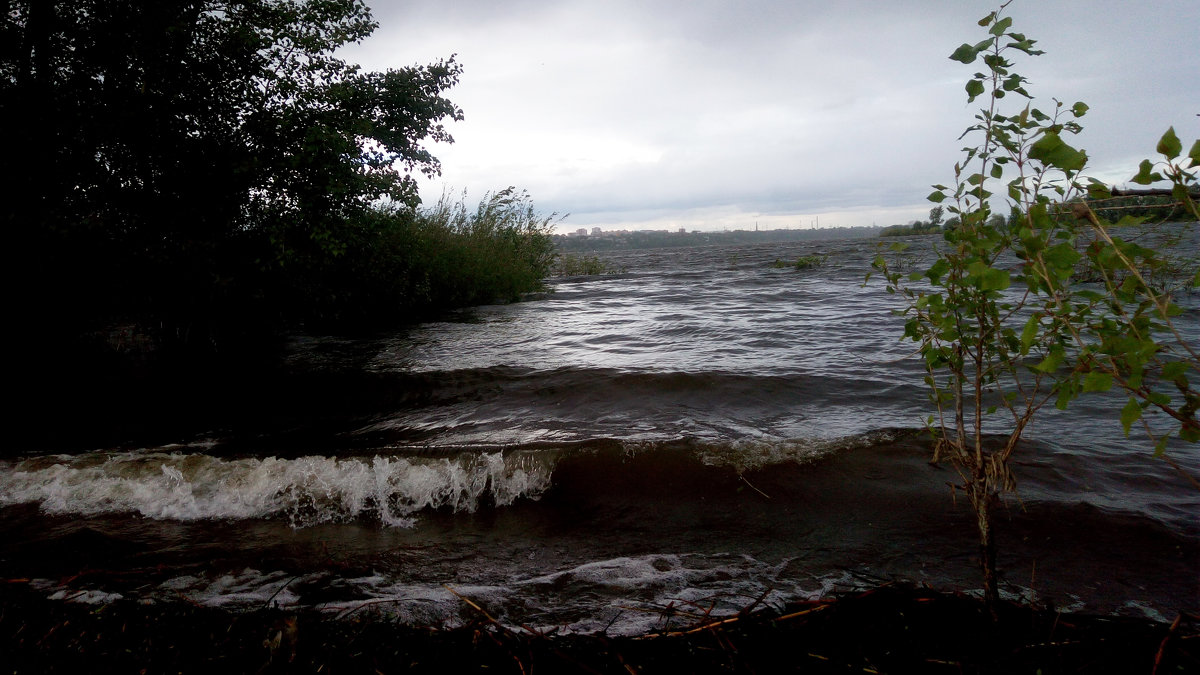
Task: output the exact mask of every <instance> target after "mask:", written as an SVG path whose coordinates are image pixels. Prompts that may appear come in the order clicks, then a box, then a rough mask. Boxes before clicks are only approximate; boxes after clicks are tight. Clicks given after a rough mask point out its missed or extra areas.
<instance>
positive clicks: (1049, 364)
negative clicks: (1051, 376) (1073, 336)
mask: <svg viewBox="0 0 1200 675" xmlns="http://www.w3.org/2000/svg"><path fill="white" fill-rule="evenodd" d="M1064 358H1066V354H1065V353H1064V352H1063V350H1062V348H1061V347H1057V348H1054V349H1051V350H1050V353H1049V354H1047V355H1046V358H1044V359H1042V361H1041V363H1038V364H1037V365H1035V366H1032V368H1033V369H1034V370H1036V371H1038V372H1040V373H1053V372H1054V371H1056V370H1058V367H1059V366H1060V365H1061V364H1062V362H1063V359H1064Z"/></svg>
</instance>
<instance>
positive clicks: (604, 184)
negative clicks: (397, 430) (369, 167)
mask: <svg viewBox="0 0 1200 675" xmlns="http://www.w3.org/2000/svg"><path fill="white" fill-rule="evenodd" d="M368 4H370V5H371V7H372V10H373V12H374V15H375V17H376V19H377V20H378V21H379V22H380V27H379V29H378V30H376V32H375V34H374V35H373V36H371V37H370V38H369V39H368V40H367V41H365V42H364V43H363V44H361V45H354V46H351V47H349V48H347V49H345V50H344V51H343V56H344V57H345V58H347V59H348V60H351V61H354V62H357V63H360V64H362V65H363V66H364V67H366V68H370V69H376V70H381V69H385V68H395V67H403V66H407V65H412V64H427V63H433V62H436V61H438V60H440V59H444V58H448V57H450V56H451V55H452V54H456V55H457V57H456V58H457V60H458V61H459V62H460V63H461V64H462V65H463V68H464V71H463V76H462V78H461V82H460V84H459V85H458V86H456V87H454V88H452V89H450V90H449V91H448V92H446V95H447V97H448V98H449V99H450V100H452V101H454V102H455V103H456V104H457V105H458V106H460V107H461V108H462V109H463V111H464V114H465V120H464V121H462V122H456V123H453V124H451V125H449V130H450V132H451V134H452V135H453V136H454V138H455V143H454V144H453V145H446V144H434V145H432V146H430V149H431V150H432V151H433V153H434V155H435V156H437V157H438V158H439V159H440V160H441V162H442V176H441V177H440V178H437V179H434V180H424V179H422V181H421V190H422V196H423V198H424V199H425V200H426V202H429V201H436V199H437V198H438V197H439V196H440V195H441V194H442V193H443V192H450V193H459V192H463V191H465V192H466V193H467V196H468V199H470V200H472V201H475V200H478V199H480V198H482V197H483V195H484V193H485V192H487V191H495V190H499V189H502V188H505V187H507V186H509V185H512V186H515V187H517V188H519V189H524V190H527V191H528V192H529V194H530V196H531V197H532V199H533V202H534V204H535V205H536V206H537V208H538V209H539V210H541V211H543V212H544V213H546V214H549V213H550V212H557V213H559V214H569V216H568V217H567V218H566V220H564V221H563V223H562V225H561V228H560V229H562V230H575V229H578V228H588V229H589V230H590V229H591V228H593V227H600V228H602V229H605V230H611V229H677V228H679V227H685V228H687V229H689V230H692V229H700V230H721V229H739V228H740V229H750V228H753V227H754V226H755V225H756V224H757V225H758V226H759V227H766V228H782V227H792V228H797V227H805V228H806V227H811V226H813V225H816V224H818V223H819V225H820V226H822V227H826V226H839V225H841V226H862V225H872V224H876V225H880V226H884V225H892V224H896V223H904V222H909V221H911V220H914V219H918V218H923V217H925V216H926V215H927V214H928V212H929V209H930V207H931V206H932V205H931V204H930V203H929V202H927V201H925V195H927V194H928V193H929V192H930V187H929V186H930V185H931V184H933V183H939V182H941V183H949V182H951V180H952V173H951V172H952V167H953V165H954V163H955V162H956V161H958V159H959V150H960V148H961V147H962V146H963V145H964V142H963V141H960V140H959V139H958V136H959V134H960V133H962V130H963V129H965V128H966V127H967V126H968V125H969V124H970V123H971V121H972V116H973V114H974V111H975V110H976V109H977V108H978V106H977V105H974V104H971V105H969V104H967V102H966V96H965V94H964V91H963V86H964V84H965V82H966V81H967V79H968V78H969V77H970V76H971V74H972V73H973V72H975V70H977V69H978V67H971V66H964V65H962V64H960V63H957V62H954V61H951V60H949V58H948V56H949V54H950V53H951V52H952V51H954V49H955V47H957V46H958V45H959V44H961V43H963V42H976V41H978V40H981V39H984V37H985V34H984V31H983V29H981V28H980V27H979V26H977V25H976V22H977V21H978V20H979V18H981V17H982V16H984V15H986V14H987V13H988V12H990V11H992V10H993V9H995V8H996V5H995V4H993V3H990V2H982V1H975V0H971V1H967V2H946V1H944V0H921V1H919V2H909V3H903V4H902V5H901V3H875V2H867V1H865V0H857V1H853V2H844V3H829V2H820V3H819V2H812V1H811V0H792V1H787V0H756V1H752V2H746V3H738V4H737V5H733V4H732V3H723V2H715V1H693V2H680V1H671V2H655V3H645V2H632V1H621V0H613V1H609V2H598V1H595V0H577V1H573V2H547V1H544V0H523V1H519V2H516V3H505V4H504V5H503V6H499V5H497V4H495V3H490V2H483V1H482V0H455V1H453V2H444V1H433V0H415V1H413V2H405V3H397V4H392V3H385V2H382V1H381V0H374V1H371V2H369V3H368ZM1128 7H1129V5H1128V3H1121V2H1117V1H1116V0H1103V1H1099V2H1097V1H1093V2H1084V1H1083V0H1043V1H1042V2H1037V3H1035V2H1031V1H1029V0H1016V1H1015V2H1013V3H1012V4H1011V5H1010V6H1009V7H1008V9H1007V10H1006V15H1008V16H1011V17H1012V18H1013V20H1014V25H1013V29H1014V30H1017V31H1019V32H1023V33H1026V34H1027V35H1028V36H1029V37H1031V38H1033V39H1036V40H1038V45H1037V46H1038V47H1039V48H1041V49H1043V50H1045V51H1046V54H1045V55H1043V56H1040V57H1036V58H1032V57H1022V58H1021V59H1020V60H1019V61H1018V63H1017V64H1016V67H1015V68H1014V70H1015V72H1018V73H1021V74H1022V75H1025V76H1026V77H1028V78H1029V79H1030V80H1031V82H1030V84H1029V85H1028V88H1029V90H1030V93H1031V94H1033V95H1034V96H1035V98H1036V105H1038V106H1040V107H1043V108H1049V107H1052V106H1053V103H1052V101H1051V98H1052V97H1053V98H1057V99H1058V100H1060V101H1063V102H1064V103H1066V104H1067V105H1070V104H1071V103H1073V102H1075V101H1077V100H1081V101H1084V102H1086V103H1087V104H1088V105H1089V106H1090V107H1091V111H1090V112H1089V113H1088V115H1087V116H1086V117H1084V118H1083V120H1082V123H1083V124H1084V128H1085V131H1084V133H1083V134H1081V135H1080V136H1079V137H1078V138H1077V139H1076V141H1077V142H1076V143H1075V144H1076V145H1078V146H1079V147H1082V148H1084V149H1086V150H1087V151H1088V153H1089V156H1090V157H1091V161H1090V166H1089V170H1088V172H1087V173H1088V175H1091V176H1095V177H1097V178H1099V179H1101V180H1104V181H1105V182H1109V183H1118V184H1120V183H1124V182H1125V181H1127V180H1128V178H1129V177H1130V176H1132V175H1133V174H1134V173H1135V172H1136V168H1137V163H1138V162H1139V161H1140V160H1141V159H1144V158H1148V157H1151V156H1152V155H1153V150H1154V146H1155V144H1156V142H1157V140H1158V137H1159V136H1160V135H1161V134H1162V132H1163V131H1165V130H1166V129H1167V127H1168V126H1172V125H1174V126H1175V129H1176V131H1177V132H1178V134H1179V136H1180V137H1181V138H1183V139H1184V142H1185V144H1190V143H1191V141H1192V140H1194V139H1195V138H1196V137H1197V136H1200V117H1198V116H1197V113H1200V93H1198V92H1200V88H1197V87H1195V86H1194V81H1195V76H1196V74H1197V73H1200V48H1198V47H1200V45H1197V40H1196V38H1195V36H1196V35H1197V34H1198V30H1200V3H1197V2H1195V0H1156V1H1152V2H1147V3H1142V4H1140V5H1138V8H1139V11H1138V12H1137V13H1136V15H1135V14H1132V13H1131V12H1129V11H1128Z"/></svg>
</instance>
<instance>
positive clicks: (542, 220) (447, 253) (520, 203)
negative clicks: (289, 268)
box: [289, 187, 557, 327]
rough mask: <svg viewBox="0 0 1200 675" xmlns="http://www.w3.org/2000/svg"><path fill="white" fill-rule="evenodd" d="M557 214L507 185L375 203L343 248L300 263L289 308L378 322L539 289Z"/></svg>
mask: <svg viewBox="0 0 1200 675" xmlns="http://www.w3.org/2000/svg"><path fill="white" fill-rule="evenodd" d="M556 219H557V216H556V215H555V214H551V215H549V216H543V215H541V214H540V213H539V212H538V211H537V209H536V208H535V207H534V205H533V202H532V200H531V199H530V197H529V195H528V193H526V192H525V191H518V190H516V189H515V188H511V187H510V188H506V189H504V190H500V191H498V192H495V193H489V194H487V195H485V196H484V198H483V200H482V201H480V202H479V204H478V205H477V206H475V207H473V208H472V207H469V206H468V205H467V202H466V199H465V195H464V196H463V197H460V198H457V199H454V198H451V197H450V196H449V195H443V196H442V198H441V199H440V200H438V202H437V203H436V204H434V205H433V206H431V207H427V208H419V209H410V208H406V207H402V206H391V205H389V206H381V207H379V208H376V209H373V210H372V211H370V212H369V213H367V214H366V215H365V216H363V217H361V218H360V219H359V220H358V221H357V222H355V223H351V224H348V227H351V228H352V232H351V236H349V237H347V238H348V239H349V244H348V245H347V247H346V250H345V252H344V253H343V254H342V255H341V256H338V257H336V258H331V259H325V260H322V261H321V262H320V266H321V268H322V269H319V270H312V269H305V270H299V271H298V273H297V274H296V275H295V282H296V283H294V284H293V285H292V289H291V291H292V292H291V293H290V295H291V296H292V297H291V302H290V303H289V305H290V306H291V310H292V312H291V313H293V314H294V315H296V316H298V317H300V318H301V319H302V320H305V321H309V322H317V323H322V324H333V325H334V326H335V327H336V326H376V325H386V324H392V323H398V322H404V321H410V320H415V319H419V318H422V317H425V316H428V315H431V314H436V313H438V312H440V311H444V310H447V309H452V308H455V307H464V306H469V305H478V304H487V303H492V302H511V301H515V300H518V299H520V297H521V296H522V295H523V294H525V293H530V292H535V291H539V290H543V289H544V281H543V280H544V279H545V278H546V277H547V276H549V275H550V272H551V268H552V266H553V264H554V258H555V251H554V242H553V239H552V237H551V231H552V229H553V225H554V222H555V221H556Z"/></svg>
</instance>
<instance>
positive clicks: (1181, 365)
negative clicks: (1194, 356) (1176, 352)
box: [1163, 361, 1188, 380]
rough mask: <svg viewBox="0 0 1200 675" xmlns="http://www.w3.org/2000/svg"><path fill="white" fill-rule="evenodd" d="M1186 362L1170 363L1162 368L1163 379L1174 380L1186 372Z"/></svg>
mask: <svg viewBox="0 0 1200 675" xmlns="http://www.w3.org/2000/svg"><path fill="white" fill-rule="evenodd" d="M1187 369H1188V363H1187V361H1172V362H1171V363H1168V364H1166V365H1165V366H1163V379H1165V380H1175V379H1177V378H1179V377H1181V376H1182V375H1183V374H1184V373H1186V372H1187Z"/></svg>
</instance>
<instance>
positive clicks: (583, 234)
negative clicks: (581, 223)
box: [575, 227, 587, 237]
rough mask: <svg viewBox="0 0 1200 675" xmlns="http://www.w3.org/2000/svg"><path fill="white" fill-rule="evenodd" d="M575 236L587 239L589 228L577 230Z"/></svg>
mask: <svg viewBox="0 0 1200 675" xmlns="http://www.w3.org/2000/svg"><path fill="white" fill-rule="evenodd" d="M575 234H577V235H579V236H581V237H586V236H587V228H586V227H581V228H579V229H578V230H575Z"/></svg>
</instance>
